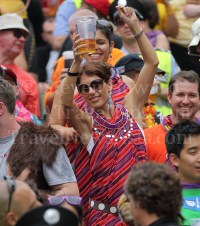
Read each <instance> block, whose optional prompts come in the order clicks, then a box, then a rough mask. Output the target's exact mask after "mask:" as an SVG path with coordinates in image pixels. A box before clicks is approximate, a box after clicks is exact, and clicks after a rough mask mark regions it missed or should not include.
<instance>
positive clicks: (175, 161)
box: [169, 153, 179, 167]
mask: <svg viewBox="0 0 200 226" xmlns="http://www.w3.org/2000/svg"><path fill="white" fill-rule="evenodd" d="M169 159H170V161H171V163H172V164H173V165H174V166H176V167H178V166H179V158H178V157H177V155H175V154H174V153H171V154H170V155H169Z"/></svg>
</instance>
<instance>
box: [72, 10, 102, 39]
mask: <svg viewBox="0 0 200 226" xmlns="http://www.w3.org/2000/svg"><path fill="white" fill-rule="evenodd" d="M80 16H95V17H96V19H98V17H97V16H96V14H95V13H94V12H93V11H91V10H89V9H80V10H78V11H76V12H75V13H73V14H72V15H71V16H70V18H69V35H70V39H71V41H72V42H73V40H74V37H75V36H76V27H75V23H74V19H75V18H77V17H80Z"/></svg>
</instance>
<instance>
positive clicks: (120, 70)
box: [115, 66, 125, 75]
mask: <svg viewBox="0 0 200 226" xmlns="http://www.w3.org/2000/svg"><path fill="white" fill-rule="evenodd" d="M115 69H116V71H117V73H118V74H119V75H121V74H123V73H124V72H125V69H124V66H121V67H117V68H115Z"/></svg>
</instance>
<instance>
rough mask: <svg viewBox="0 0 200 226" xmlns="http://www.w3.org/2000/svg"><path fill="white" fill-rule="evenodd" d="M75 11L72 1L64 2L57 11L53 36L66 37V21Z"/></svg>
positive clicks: (67, 32)
mask: <svg viewBox="0 0 200 226" xmlns="http://www.w3.org/2000/svg"><path fill="white" fill-rule="evenodd" d="M75 11H76V7H75V4H74V2H73V1H72V0H67V1H64V2H63V3H62V4H61V5H60V6H59V7H58V10H57V13H56V19H55V27H54V31H53V35H54V36H56V35H68V34H69V25H68V21H69V18H70V16H71V15H72V14H73V13H74V12H75Z"/></svg>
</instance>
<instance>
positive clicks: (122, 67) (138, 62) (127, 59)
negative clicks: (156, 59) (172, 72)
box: [115, 54, 165, 75]
mask: <svg viewBox="0 0 200 226" xmlns="http://www.w3.org/2000/svg"><path fill="white" fill-rule="evenodd" d="M143 66H144V60H143V57H142V55H141V54H129V55H126V56H124V57H122V58H121V59H120V60H119V61H117V63H116V64H115V68H116V70H117V72H118V74H126V72H128V71H131V70H138V71H141V70H142V68H143ZM156 74H163V75H164V74H165V71H163V70H161V69H158V68H157V69H156Z"/></svg>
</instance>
